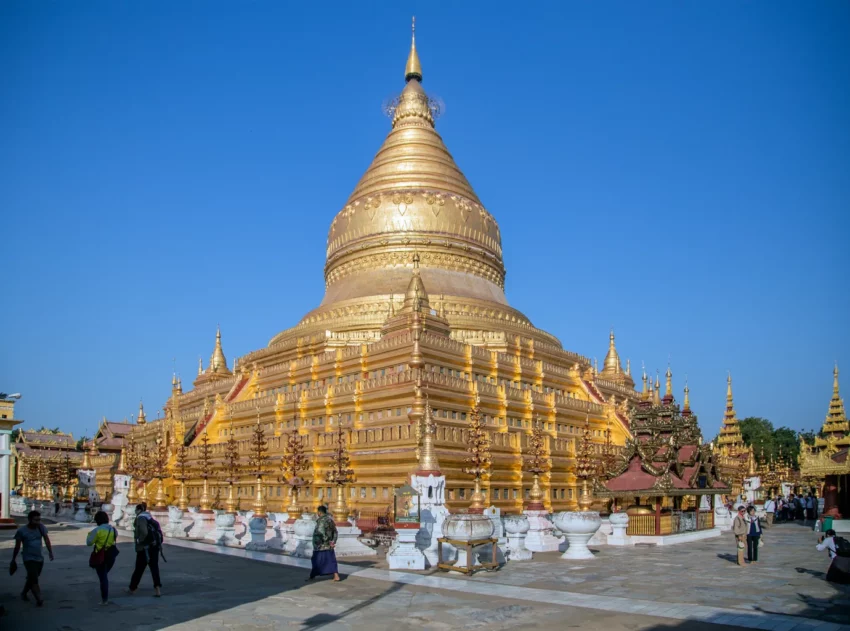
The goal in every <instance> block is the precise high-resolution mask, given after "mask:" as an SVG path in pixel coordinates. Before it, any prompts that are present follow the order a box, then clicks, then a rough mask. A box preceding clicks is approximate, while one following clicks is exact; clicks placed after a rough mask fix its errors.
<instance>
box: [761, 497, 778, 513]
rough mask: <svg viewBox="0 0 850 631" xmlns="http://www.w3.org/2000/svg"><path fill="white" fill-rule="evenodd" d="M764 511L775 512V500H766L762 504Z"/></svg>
mask: <svg viewBox="0 0 850 631" xmlns="http://www.w3.org/2000/svg"><path fill="white" fill-rule="evenodd" d="M764 512H765V513H775V512H776V502H774V501H773V500H767V502H765V504H764Z"/></svg>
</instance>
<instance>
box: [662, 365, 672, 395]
mask: <svg viewBox="0 0 850 631" xmlns="http://www.w3.org/2000/svg"><path fill="white" fill-rule="evenodd" d="M664 376H665V378H666V381H667V384H666V388H665V390H664V396H665V397H670V398H671V399H672V398H673V371H672V370H670V364H667V372H666V373H664Z"/></svg>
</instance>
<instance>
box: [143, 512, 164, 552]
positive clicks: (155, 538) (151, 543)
mask: <svg viewBox="0 0 850 631" xmlns="http://www.w3.org/2000/svg"><path fill="white" fill-rule="evenodd" d="M145 519H147V520H148V536H147V537H145V541H144V544H145V546H146V547H149V548H161V547H162V527H161V526H160V525H159V522H158V521H157V520H155V519H154V518H153V517H145Z"/></svg>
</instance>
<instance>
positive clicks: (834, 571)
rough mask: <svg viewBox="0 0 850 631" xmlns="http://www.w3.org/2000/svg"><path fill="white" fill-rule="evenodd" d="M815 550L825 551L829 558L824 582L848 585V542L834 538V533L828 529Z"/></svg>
mask: <svg viewBox="0 0 850 631" xmlns="http://www.w3.org/2000/svg"><path fill="white" fill-rule="evenodd" d="M817 549H818V551H820V552H823V551H824V550H826V551H827V554H828V555H829V558H830V564H829V569H828V570H827V572H826V580H828V581H829V582H831V583H840V584H843V585H850V541H848V540H847V539H845V538H844V537H838V536H836V534H835V531H834V530H833V529H832V528H830V529H829V530H827V531H826V533H825V534H824V536H822V537H821V538H820V542H819V543H818V545H817Z"/></svg>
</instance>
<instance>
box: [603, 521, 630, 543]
mask: <svg viewBox="0 0 850 631" xmlns="http://www.w3.org/2000/svg"><path fill="white" fill-rule="evenodd" d="M608 521H609V522H611V529H612V532H611V534H610V535H608V545H609V546H627V545H629V544H630V543H631V537H629V536H628V535H627V534H626V530H627V529H628V527H629V516H628V514H626V513H611V515H609V517H608Z"/></svg>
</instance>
